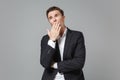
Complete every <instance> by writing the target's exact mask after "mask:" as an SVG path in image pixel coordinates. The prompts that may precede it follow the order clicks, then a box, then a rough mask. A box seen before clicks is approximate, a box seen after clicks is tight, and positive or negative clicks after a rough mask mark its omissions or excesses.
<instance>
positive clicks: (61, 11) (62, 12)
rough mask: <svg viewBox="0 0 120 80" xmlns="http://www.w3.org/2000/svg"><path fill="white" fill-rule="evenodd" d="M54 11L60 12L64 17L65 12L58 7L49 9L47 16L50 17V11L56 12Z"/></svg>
mask: <svg viewBox="0 0 120 80" xmlns="http://www.w3.org/2000/svg"><path fill="white" fill-rule="evenodd" d="M54 10H58V11H59V12H60V13H61V14H62V16H64V11H63V10H62V9H60V8H59V7H56V6H52V7H50V8H48V10H47V11H46V16H47V17H48V13H49V12H50V11H54Z"/></svg>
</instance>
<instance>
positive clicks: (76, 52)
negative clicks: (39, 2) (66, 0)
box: [40, 6, 85, 80]
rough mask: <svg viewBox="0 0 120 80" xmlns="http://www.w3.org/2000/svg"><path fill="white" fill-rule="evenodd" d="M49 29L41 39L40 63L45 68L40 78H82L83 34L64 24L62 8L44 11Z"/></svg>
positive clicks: (67, 79) (73, 79) (63, 79)
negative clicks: (49, 25)
mask: <svg viewBox="0 0 120 80" xmlns="http://www.w3.org/2000/svg"><path fill="white" fill-rule="evenodd" d="M46 16H47V18H48V21H49V23H50V24H51V29H50V30H48V31H47V33H48V34H47V35H45V36H44V37H43V38H42V40H41V55H40V56H41V57H40V63H41V65H42V66H43V67H44V68H45V70H44V73H43V76H42V80H84V75H83V71H82V69H83V66H84V63H85V44H84V37H83V34H82V33H81V32H79V31H73V30H70V29H69V28H67V27H66V26H65V24H64V20H65V16H64V12H63V10H62V9H60V8H59V7H56V6H52V7H50V8H49V9H48V10H47V11H46Z"/></svg>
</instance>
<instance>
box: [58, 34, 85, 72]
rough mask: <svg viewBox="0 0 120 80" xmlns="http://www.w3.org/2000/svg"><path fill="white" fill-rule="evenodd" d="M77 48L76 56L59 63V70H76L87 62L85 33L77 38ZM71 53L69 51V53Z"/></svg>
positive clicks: (80, 68)
mask: <svg viewBox="0 0 120 80" xmlns="http://www.w3.org/2000/svg"><path fill="white" fill-rule="evenodd" d="M76 43H77V44H76V48H75V50H74V53H73V54H74V56H73V58H71V59H68V60H63V61H61V62H59V63H58V70H59V72H62V73H67V72H71V71H76V70H82V68H83V66H84V63H85V54H86V50H85V44H84V37H83V34H82V33H80V35H79V37H78V38H77V42H76ZM68 54H69V53H68Z"/></svg>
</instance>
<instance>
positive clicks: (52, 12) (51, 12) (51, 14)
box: [48, 10, 61, 17]
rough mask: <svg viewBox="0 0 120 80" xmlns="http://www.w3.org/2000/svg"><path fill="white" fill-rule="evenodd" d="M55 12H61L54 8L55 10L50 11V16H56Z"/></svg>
mask: <svg viewBox="0 0 120 80" xmlns="http://www.w3.org/2000/svg"><path fill="white" fill-rule="evenodd" d="M55 14H61V13H60V12H59V11H58V10H53V11H50V12H49V13H48V17H49V16H54V15H55Z"/></svg>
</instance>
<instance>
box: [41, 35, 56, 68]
mask: <svg viewBox="0 0 120 80" xmlns="http://www.w3.org/2000/svg"><path fill="white" fill-rule="evenodd" d="M54 53H55V49H54V48H52V47H51V46H49V45H48V37H43V38H42V40H41V55H40V63H41V65H42V66H43V67H44V68H50V67H51V64H52V60H53V54H54Z"/></svg>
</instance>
